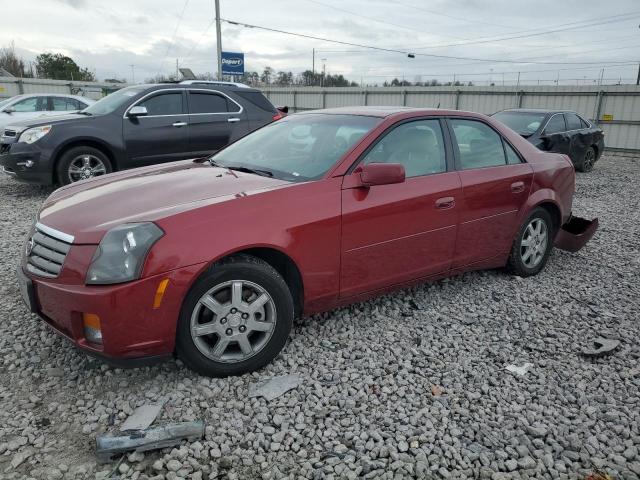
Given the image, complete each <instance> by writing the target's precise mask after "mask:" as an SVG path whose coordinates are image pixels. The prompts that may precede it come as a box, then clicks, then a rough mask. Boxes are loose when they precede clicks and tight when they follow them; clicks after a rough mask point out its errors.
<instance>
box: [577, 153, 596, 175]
mask: <svg viewBox="0 0 640 480" xmlns="http://www.w3.org/2000/svg"><path fill="white" fill-rule="evenodd" d="M595 163H596V151H595V149H594V148H593V147H588V148H587V150H586V151H585V152H584V156H583V157H582V159H581V160H579V161H578V162H576V170H577V171H579V172H584V173H586V172H590V171H591V170H593V165H594V164H595Z"/></svg>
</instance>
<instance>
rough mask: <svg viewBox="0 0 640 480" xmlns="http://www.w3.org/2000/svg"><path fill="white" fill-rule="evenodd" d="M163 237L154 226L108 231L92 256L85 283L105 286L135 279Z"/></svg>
mask: <svg viewBox="0 0 640 480" xmlns="http://www.w3.org/2000/svg"><path fill="white" fill-rule="evenodd" d="M162 235H164V232H163V231H162V230H161V229H160V227H158V226H157V225H156V224H155V223H150V222H147V223H128V224H124V225H120V226H118V227H115V228H112V229H111V230H109V231H108V232H107V234H106V235H105V236H104V238H103V239H102V241H101V242H100V245H98V249H97V250H96V253H95V254H94V255H93V259H92V260H91V265H90V266H89V271H88V272H87V279H86V283H87V284H94V285H100V284H102V285H106V284H111V283H122V282H129V281H131V280H136V279H138V278H139V277H140V274H141V273H142V266H143V265H144V259H145V258H146V256H147V253H149V250H150V249H151V247H152V246H153V244H154V243H155V242H156V241H157V240H158V239H159V238H160V237H162Z"/></svg>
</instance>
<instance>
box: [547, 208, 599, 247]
mask: <svg viewBox="0 0 640 480" xmlns="http://www.w3.org/2000/svg"><path fill="white" fill-rule="evenodd" d="M597 229H598V219H597V218H594V219H593V220H587V219H584V218H580V217H574V216H571V217H570V218H569V220H568V221H567V222H566V223H565V224H564V225H562V228H560V231H559V232H558V234H557V235H556V240H555V246H556V247H557V248H559V249H560V250H566V251H568V252H577V251H578V250H580V249H582V247H584V246H585V245H586V244H587V242H588V241H589V240H591V237H593V235H594V234H595V233H596V230H597Z"/></svg>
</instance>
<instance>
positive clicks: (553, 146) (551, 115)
mask: <svg viewBox="0 0 640 480" xmlns="http://www.w3.org/2000/svg"><path fill="white" fill-rule="evenodd" d="M493 118H495V119H496V120H499V121H501V122H502V123H504V124H505V125H506V126H507V127H509V128H511V129H512V130H515V131H516V132H517V133H519V134H520V135H522V136H523V137H524V138H526V139H527V140H529V142H530V143H532V144H533V145H535V146H536V147H538V148H539V149H540V150H544V151H547V152H558V153H564V154H565V155H569V158H571V161H572V162H573V164H574V165H575V167H576V170H578V171H579V172H590V171H591V170H592V169H593V164H594V163H596V161H597V160H598V159H599V158H600V156H601V155H602V152H603V151H604V133H603V132H602V130H600V129H599V128H598V127H595V126H594V125H592V124H591V122H589V121H588V120H585V119H584V118H582V117H581V116H580V115H578V114H577V113H575V112H570V111H564V110H536V109H513V110H503V111H502V112H498V113H495V114H494V115H493Z"/></svg>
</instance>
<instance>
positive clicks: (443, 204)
mask: <svg viewBox="0 0 640 480" xmlns="http://www.w3.org/2000/svg"><path fill="white" fill-rule="evenodd" d="M455 205H456V199H455V198H453V197H442V198H439V199H437V200H436V208H437V209H438V210H448V209H450V208H453V207H455Z"/></svg>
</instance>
